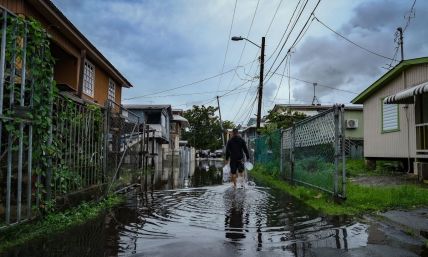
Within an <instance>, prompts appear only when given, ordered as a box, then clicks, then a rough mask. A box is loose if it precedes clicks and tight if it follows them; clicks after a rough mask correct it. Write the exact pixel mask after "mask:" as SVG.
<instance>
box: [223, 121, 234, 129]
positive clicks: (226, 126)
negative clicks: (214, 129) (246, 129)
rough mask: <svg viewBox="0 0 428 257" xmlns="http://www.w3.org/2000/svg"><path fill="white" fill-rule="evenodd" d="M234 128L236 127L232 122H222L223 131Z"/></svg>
mask: <svg viewBox="0 0 428 257" xmlns="http://www.w3.org/2000/svg"><path fill="white" fill-rule="evenodd" d="M234 128H236V125H235V123H233V122H232V121H230V120H225V121H223V129H225V130H226V129H234Z"/></svg>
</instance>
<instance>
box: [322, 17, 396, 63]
mask: <svg viewBox="0 0 428 257" xmlns="http://www.w3.org/2000/svg"><path fill="white" fill-rule="evenodd" d="M314 17H315V19H316V20H317V21H318V22H319V23H320V24H321V25H323V26H324V27H326V28H327V29H328V30H330V31H331V32H333V33H334V34H336V35H338V36H339V37H341V38H343V39H345V40H346V41H348V42H349V43H351V44H353V45H354V46H356V47H358V48H360V49H362V50H364V51H366V52H368V53H371V54H373V55H376V56H378V57H381V58H384V59H388V60H391V61H397V60H395V59H393V58H390V57H387V56H385V55H382V54H379V53H376V52H374V51H372V50H370V49H368V48H366V47H364V46H361V45H359V44H357V43H355V42H354V41H352V40H350V39H349V38H347V37H345V36H343V35H342V34H340V33H339V32H337V31H335V30H333V29H332V28H331V27H329V26H328V25H327V24H325V23H324V22H322V21H320V20H319V19H318V18H317V17H316V16H315V15H314Z"/></svg>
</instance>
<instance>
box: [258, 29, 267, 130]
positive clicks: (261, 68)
mask: <svg viewBox="0 0 428 257" xmlns="http://www.w3.org/2000/svg"><path fill="white" fill-rule="evenodd" d="M264 68H265V37H262V45H261V55H260V76H259V77H260V83H259V93H258V94H259V103H258V106H257V123H256V129H257V134H260V132H259V129H260V122H261V119H262V97H263V73H264Z"/></svg>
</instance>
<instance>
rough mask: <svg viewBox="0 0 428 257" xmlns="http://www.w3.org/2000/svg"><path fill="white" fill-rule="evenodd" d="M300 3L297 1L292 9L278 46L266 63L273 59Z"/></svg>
mask: <svg viewBox="0 0 428 257" xmlns="http://www.w3.org/2000/svg"><path fill="white" fill-rule="evenodd" d="M300 2H301V0H299V2H297V5H296V7H295V8H294V11H293V14H292V15H291V17H290V20H289V21H288V24H287V27H286V28H285V30H284V32H283V33H282V36H281V39H280V40H279V42H278V44H277V45H276V47H275V50H273V52H272V54H271V55H270V56H269V57H268V58H267V60H266V62H268V61H269V60H270V59H271V58H272V57H273V55H274V54H275V53H276V50H278V48H279V46H280V45H281V43H282V40H283V39H284V37H285V34H286V33H287V31H288V27H289V26H290V24H291V21H292V20H293V17H294V15H295V13H296V11H297V9H298V7H299V5H300Z"/></svg>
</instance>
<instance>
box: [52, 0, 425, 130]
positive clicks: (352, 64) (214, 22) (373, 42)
mask: <svg viewBox="0 0 428 257" xmlns="http://www.w3.org/2000/svg"><path fill="white" fill-rule="evenodd" d="M53 2H54V3H55V4H56V5H57V6H58V7H59V9H60V10H62V11H63V12H64V14H65V15H66V16H67V17H68V18H69V19H70V20H71V21H72V22H73V23H74V24H75V25H76V27H77V28H78V29H80V30H81V31H82V32H83V34H85V36H86V37H87V38H88V39H89V40H90V41H91V42H92V43H93V44H94V45H95V46H96V47H97V48H98V49H99V50H100V51H101V52H102V53H103V54H104V55H105V56H106V57H107V58H108V59H109V60H110V61H111V62H112V63H113V64H114V65H115V66H116V67H117V68H118V69H119V70H120V71H121V72H122V73H123V74H124V75H125V76H126V77H127V78H128V80H129V81H131V82H132V83H133V85H134V88H131V89H126V90H124V92H123V99H122V100H123V103H124V104H126V103H147V104H150V103H152V104H171V105H172V106H173V107H174V108H182V109H188V108H191V106H192V105H194V104H196V105H200V104H208V105H209V104H211V105H216V102H215V96H216V95H220V96H222V95H225V96H223V97H221V98H220V104H221V107H222V115H223V116H224V119H228V120H233V121H234V122H235V123H244V122H246V121H247V120H248V118H249V117H255V116H254V114H255V113H256V107H254V100H255V97H256V88H257V85H258V82H257V81H258V75H259V61H258V56H259V51H260V50H259V48H257V47H256V46H254V45H252V44H250V43H246V42H245V41H238V42H235V41H230V39H229V33H230V35H231V36H243V37H248V38H249V39H251V40H252V41H254V42H255V43H257V44H260V41H261V37H262V36H266V64H265V74H266V82H265V90H264V94H263V100H264V101H263V111H264V113H265V112H266V111H267V110H269V109H271V108H272V107H273V105H274V104H275V103H288V102H289V101H290V102H291V103H306V104H310V103H311V102H312V97H313V87H312V85H311V83H313V82H316V83H318V85H319V86H317V97H318V99H319V101H320V102H321V103H322V104H332V103H349V101H350V100H351V99H352V98H353V97H355V96H356V93H359V92H361V91H362V90H363V89H364V88H366V87H367V86H369V85H370V84H371V83H372V82H373V81H375V80H376V79H377V78H378V77H379V76H381V75H382V74H383V73H385V72H386V71H387V68H388V67H391V66H390V65H391V64H392V65H395V64H396V62H394V61H391V60H389V59H388V58H391V59H400V54H399V52H398V54H397V55H396V56H395V58H393V57H394V53H395V52H396V51H395V50H396V46H397V43H395V42H394V39H395V32H396V28H397V27H400V26H401V27H403V28H404V27H406V30H405V32H404V49H405V50H404V55H405V58H406V59H407V58H416V57H421V56H428V40H427V38H428V28H427V26H426V25H427V24H428V1H422V0H418V1H416V4H415V5H414V8H413V11H412V12H410V10H411V7H412V5H413V3H414V0H359V1H353V0H321V2H320V3H319V5H318V7H317V9H316V10H315V16H316V17H317V18H318V19H319V20H320V21H321V22H323V23H325V24H326V25H327V26H329V27H331V28H332V29H333V30H335V31H337V32H339V33H340V34H342V35H343V36H345V37H347V38H349V39H350V40H352V41H353V42H355V43H357V44H358V45H360V46H361V47H363V48H366V49H368V50H370V51H372V52H374V53H376V54H378V55H381V56H383V57H380V56H377V55H375V54H372V53H368V52H367V51H365V50H362V49H361V48H358V47H356V46H355V45H353V44H351V43H349V42H347V41H345V40H344V39H342V38H340V37H339V36H337V35H335V34H334V33H333V32H331V31H330V30H328V29H327V28H326V27H324V26H323V25H321V24H320V23H319V22H318V21H317V20H313V19H312V18H310V17H311V12H312V11H313V10H314V8H315V6H316V5H317V2H318V0H237V1H236V2H235V0H162V1H159V0H89V1H88V0H53ZM235 3H236V9H235V15H233V14H234V6H235ZM295 10H296V11H295ZM293 12H294V14H295V15H294V16H293ZM298 14H300V17H299V19H297V17H298ZM232 18H233V19H232ZM232 20H233V25H232V26H231V24H232ZM290 20H291V23H290ZM311 20H312V21H311ZM306 21H309V22H308V25H309V26H307V27H306V28H307V30H306V29H305V30H303V32H304V33H302V34H301V35H303V37H302V38H301V39H299V40H297V44H296V45H295V46H294V47H293V48H292V49H291V50H290V53H289V54H288V55H287V58H285V59H284V57H285V56H286V54H287V52H288V50H289V49H290V47H291V46H292V44H293V42H295V40H296V38H297V36H298V34H299V32H301V31H302V28H303V27H304V25H305V23H306ZM287 25H288V29H287ZM230 29H231V31H230ZM286 29H287V31H286ZM281 38H282V39H283V40H282V41H281ZM287 38H288V40H287V41H286V42H285V45H284V41H285V39H287ZM282 45H284V49H283V50H282V51H281V52H280V54H279V55H278V52H279V49H280V48H281V47H282ZM275 49H276V51H275ZM226 51H227V52H226ZM226 53H227V54H226ZM225 57H226V58H225ZM283 59H284V61H283V62H282V64H281V65H280V66H279V64H280V63H281V61H282V60H283ZM275 60H276V61H275ZM223 64H224V65H223ZM269 70H270V71H271V72H270V73H268V71H269ZM273 71H276V72H275V73H273ZM222 72H223V73H224V74H223V75H222V76H218V74H220V73H222ZM282 74H284V75H285V77H283V76H282ZM288 75H290V77H291V78H290V79H289V78H288V77H286V76H288ZM193 82H198V83H193ZM176 87H180V88H179V89H175V90H170V89H173V88H176ZM231 90H234V91H231ZM163 91H165V92H163ZM136 97H138V98H136ZM130 98H133V99H130ZM127 99H129V100H127Z"/></svg>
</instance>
